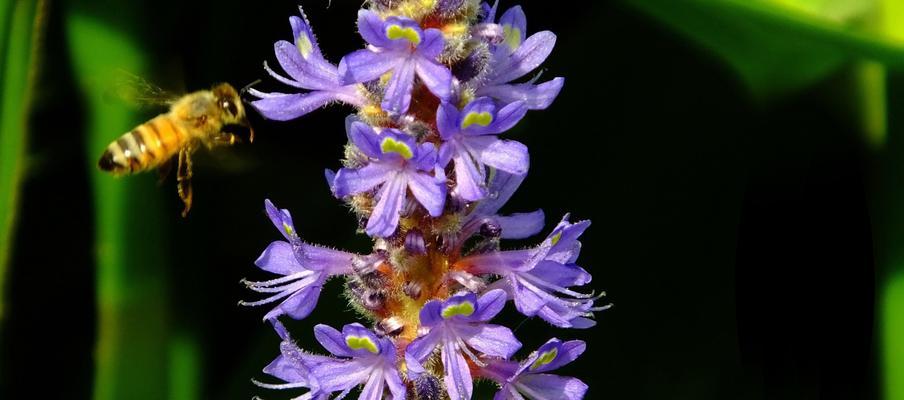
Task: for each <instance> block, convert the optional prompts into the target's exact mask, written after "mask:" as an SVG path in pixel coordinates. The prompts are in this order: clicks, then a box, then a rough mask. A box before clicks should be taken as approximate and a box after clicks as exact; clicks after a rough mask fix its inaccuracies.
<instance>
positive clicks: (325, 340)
mask: <svg viewBox="0 0 904 400" xmlns="http://www.w3.org/2000/svg"><path fill="white" fill-rule="evenodd" d="M314 338H316V339H317V341H318V342H320V345H321V346H323V348H324V349H326V350H327V351H329V352H330V353H332V354H333V355H335V356H338V357H352V352H351V351H350V350H349V349H348V347H347V346H346V345H345V337H344V336H343V335H342V332H339V331H338V330H337V329H336V328H333V327H332V326H329V325H324V324H318V325H317V326H315V327H314Z"/></svg>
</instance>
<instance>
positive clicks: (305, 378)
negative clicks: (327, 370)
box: [252, 319, 329, 400]
mask: <svg viewBox="0 0 904 400" xmlns="http://www.w3.org/2000/svg"><path fill="white" fill-rule="evenodd" d="M270 322H271V323H272V324H273V329H274V330H276V333H277V334H278V335H279V337H280V338H281V339H282V342H281V343H280V344H279V352H280V355H279V356H277V357H276V359H274V360H273V361H272V362H270V364H268V365H267V366H266V367H264V370H263V372H264V373H266V374H268V375H271V376H273V377H276V378H279V379H281V380H282V381H284V382H286V383H278V384H272V383H263V382H259V381H257V380H254V379H252V382H254V384H255V385H258V386H260V387H262V388H267V389H278V390H284V389H299V388H308V389H315V388H316V387H317V382H316V378H315V377H314V376H313V374H311V368H310V365H312V364H316V363H317V362H319V361H320V360H322V359H325V358H326V357H323V356H316V355H311V354H306V353H305V352H304V351H302V350H301V349H300V348H298V345H297V344H295V342H294V341H293V340H292V338H291V337H289V333H288V332H287V331H286V328H285V327H284V326H283V324H282V323H280V322H279V321H278V320H276V319H272V320H270ZM328 397H329V396H328V394H316V393H315V392H314V391H313V390H312V391H311V392H309V393H306V394H305V395H303V396H301V397H296V399H301V398H304V399H308V400H326V399H327V398H328Z"/></svg>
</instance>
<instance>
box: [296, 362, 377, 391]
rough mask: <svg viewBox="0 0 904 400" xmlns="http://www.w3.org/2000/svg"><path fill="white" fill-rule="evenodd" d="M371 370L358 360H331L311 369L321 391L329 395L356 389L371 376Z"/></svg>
mask: <svg viewBox="0 0 904 400" xmlns="http://www.w3.org/2000/svg"><path fill="white" fill-rule="evenodd" d="M370 371H371V368H369V367H368V365H365V364H364V363H361V362H359V361H358V360H355V359H351V360H338V359H329V360H327V361H325V362H322V363H320V364H318V365H315V366H313V367H311V373H312V374H313V375H314V377H315V378H316V379H317V383H318V385H319V386H320V387H319V389H320V390H323V391H325V392H327V393H332V392H338V391H340V390H346V389H351V388H354V387H355V386H358V385H360V384H362V383H364V382H365V381H366V380H367V378H368V377H369V376H370Z"/></svg>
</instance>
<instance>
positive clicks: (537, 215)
mask: <svg viewBox="0 0 904 400" xmlns="http://www.w3.org/2000/svg"><path fill="white" fill-rule="evenodd" d="M545 222H546V216H545V215H544V214H543V210H537V211H534V212H529V213H514V214H511V215H500V216H497V217H496V223H497V224H499V226H500V227H501V228H502V236H501V237H502V238H503V239H525V238H528V237H531V236H533V235H536V234H538V233H540V231H541V230H543V227H544V226H545Z"/></svg>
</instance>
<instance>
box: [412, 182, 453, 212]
mask: <svg viewBox="0 0 904 400" xmlns="http://www.w3.org/2000/svg"><path fill="white" fill-rule="evenodd" d="M408 188H409V189H411V194H413V195H414V198H416V199H417V201H418V203H421V205H422V206H424V208H425V209H426V210H427V212H428V213H430V216H432V217H438V216H440V214H442V213H443V206H445V204H446V184H445V183H440V182H437V181H436V178H434V177H432V176H430V175H427V174H423V173H411V174H409V179H408Z"/></svg>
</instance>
